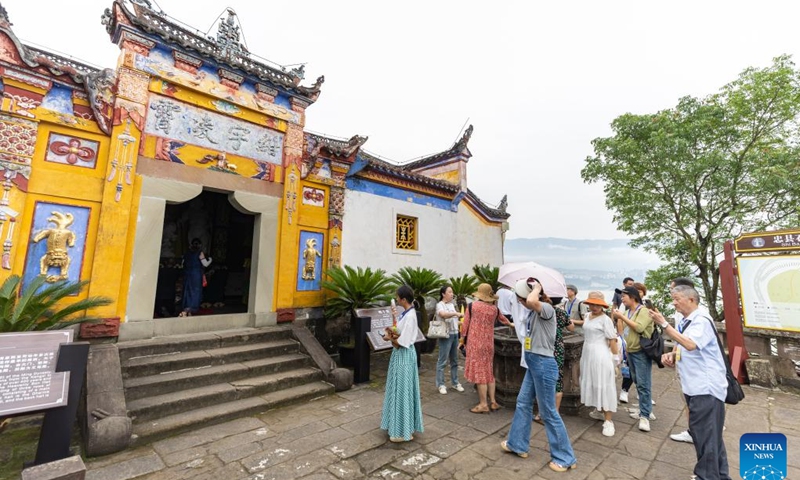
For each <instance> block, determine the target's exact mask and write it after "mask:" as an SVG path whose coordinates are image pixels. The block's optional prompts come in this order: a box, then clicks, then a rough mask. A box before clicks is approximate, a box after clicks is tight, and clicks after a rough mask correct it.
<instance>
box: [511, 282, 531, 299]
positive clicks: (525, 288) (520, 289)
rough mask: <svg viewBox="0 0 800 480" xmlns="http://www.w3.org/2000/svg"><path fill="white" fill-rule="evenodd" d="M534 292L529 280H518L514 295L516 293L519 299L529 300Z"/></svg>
mask: <svg viewBox="0 0 800 480" xmlns="http://www.w3.org/2000/svg"><path fill="white" fill-rule="evenodd" d="M532 291H533V289H532V288H531V286H530V285H528V281H527V280H517V283H515V284H514V293H516V294H517V296H518V297H522V298H528V295H530V294H531V292H532Z"/></svg>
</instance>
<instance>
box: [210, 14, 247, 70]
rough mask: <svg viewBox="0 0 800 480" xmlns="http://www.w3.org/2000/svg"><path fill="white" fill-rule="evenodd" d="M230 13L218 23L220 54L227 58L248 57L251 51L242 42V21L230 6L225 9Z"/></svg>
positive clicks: (217, 39)
mask: <svg viewBox="0 0 800 480" xmlns="http://www.w3.org/2000/svg"><path fill="white" fill-rule="evenodd" d="M225 11H226V12H227V13H228V18H225V19H224V20H220V21H219V23H218V24H217V38H216V42H217V48H218V49H219V54H220V55H222V57H223V58H225V59H227V60H231V59H235V58H238V57H247V56H249V54H250V52H248V51H247V48H245V47H244V45H242V44H241V41H240V40H241V33H240V31H241V29H242V26H241V23H239V17H238V16H237V15H236V12H235V11H234V10H233V9H232V8H231V7H228V8H226V9H225Z"/></svg>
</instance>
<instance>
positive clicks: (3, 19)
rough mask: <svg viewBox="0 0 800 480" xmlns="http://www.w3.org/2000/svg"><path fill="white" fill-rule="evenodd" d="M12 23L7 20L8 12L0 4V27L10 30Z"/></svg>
mask: <svg viewBox="0 0 800 480" xmlns="http://www.w3.org/2000/svg"><path fill="white" fill-rule="evenodd" d="M11 25H13V23H11V20H9V19H8V12H7V11H6V9H5V7H3V4H2V3H0V27H2V28H10V27H11Z"/></svg>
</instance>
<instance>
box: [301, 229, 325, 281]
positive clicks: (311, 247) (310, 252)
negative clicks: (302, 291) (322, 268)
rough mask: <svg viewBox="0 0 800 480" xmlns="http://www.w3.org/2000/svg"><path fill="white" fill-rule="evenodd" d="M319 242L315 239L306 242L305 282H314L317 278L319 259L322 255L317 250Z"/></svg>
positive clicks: (304, 256) (304, 255) (304, 252)
mask: <svg viewBox="0 0 800 480" xmlns="http://www.w3.org/2000/svg"><path fill="white" fill-rule="evenodd" d="M316 247H317V241H316V240H315V239H313V238H309V239H308V240H306V248H305V250H303V261H304V262H305V264H304V265H303V280H314V279H316V278H317V257H322V254H321V253H319V250H317V248H316Z"/></svg>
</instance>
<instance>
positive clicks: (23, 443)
mask: <svg viewBox="0 0 800 480" xmlns="http://www.w3.org/2000/svg"><path fill="white" fill-rule="evenodd" d="M39 430H41V428H40V427H38V426H37V427H25V428H19V429H13V428H12V429H11V430H7V431H5V432H3V433H0V480H15V479H18V478H20V475H21V473H22V464H23V462H32V461H33V459H34V457H36V446H37V445H38V443H39Z"/></svg>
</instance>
